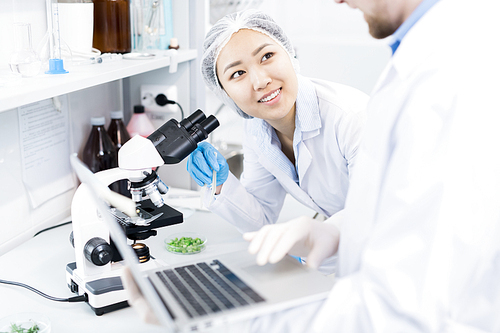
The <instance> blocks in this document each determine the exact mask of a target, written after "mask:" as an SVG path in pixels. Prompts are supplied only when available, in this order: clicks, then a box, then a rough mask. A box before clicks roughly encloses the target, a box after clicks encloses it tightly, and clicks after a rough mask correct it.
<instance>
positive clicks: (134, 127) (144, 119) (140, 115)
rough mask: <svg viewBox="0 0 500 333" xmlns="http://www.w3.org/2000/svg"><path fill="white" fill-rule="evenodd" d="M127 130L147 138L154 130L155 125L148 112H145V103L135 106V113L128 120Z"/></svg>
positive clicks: (131, 133) (132, 134) (131, 134)
mask: <svg viewBox="0 0 500 333" xmlns="http://www.w3.org/2000/svg"><path fill="white" fill-rule="evenodd" d="M127 130H128V132H129V133H130V136H135V135H141V136H143V137H146V138H147V137H148V136H149V135H150V134H151V133H153V132H154V130H155V127H154V125H153V123H152V122H151V120H150V119H149V117H148V116H147V114H145V113H144V106H143V105H136V106H134V114H133V115H132V118H130V121H129V122H128V125H127Z"/></svg>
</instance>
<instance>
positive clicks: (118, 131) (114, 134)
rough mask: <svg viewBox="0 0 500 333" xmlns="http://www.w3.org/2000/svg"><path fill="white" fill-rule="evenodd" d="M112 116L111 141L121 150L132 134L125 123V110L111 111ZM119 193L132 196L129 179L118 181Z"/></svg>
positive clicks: (109, 129)
mask: <svg viewBox="0 0 500 333" xmlns="http://www.w3.org/2000/svg"><path fill="white" fill-rule="evenodd" d="M110 116H111V122H110V123H109V127H108V134H109V137H110V138H111V141H113V143H114V144H115V146H116V150H117V151H119V150H120V148H121V147H122V146H123V144H124V143H125V142H127V141H128V140H130V135H129V134H128V131H127V128H126V127H125V124H124V123H123V111H111V113H110ZM118 193H120V194H123V195H125V196H127V197H129V198H130V197H131V194H130V191H129V190H128V181H127V180H125V179H122V180H119V181H118Z"/></svg>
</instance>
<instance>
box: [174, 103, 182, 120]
mask: <svg viewBox="0 0 500 333" xmlns="http://www.w3.org/2000/svg"><path fill="white" fill-rule="evenodd" d="M173 102H175V101H173ZM175 104H177V106H178V107H179V109H181V120H182V119H184V110H183V109H182V106H181V105H180V104H179V103H177V102H175Z"/></svg>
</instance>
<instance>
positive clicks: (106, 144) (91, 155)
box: [83, 117, 118, 172]
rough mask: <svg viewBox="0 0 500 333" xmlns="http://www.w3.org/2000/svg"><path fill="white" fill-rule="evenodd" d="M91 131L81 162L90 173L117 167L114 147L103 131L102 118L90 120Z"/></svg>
mask: <svg viewBox="0 0 500 333" xmlns="http://www.w3.org/2000/svg"><path fill="white" fill-rule="evenodd" d="M90 123H91V125H92V129H91V131H90V135H89V138H88V140H87V143H86V144H85V148H84V149H83V162H84V163H85V164H86V165H87V166H88V167H89V169H90V170H92V172H99V171H102V170H107V169H111V168H115V167H117V166H118V154H117V152H116V147H115V144H114V143H113V141H111V138H110V137H109V134H108V132H106V130H105V129H104V123H105V118H104V117H92V118H90Z"/></svg>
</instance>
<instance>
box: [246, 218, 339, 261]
mask: <svg viewBox="0 0 500 333" xmlns="http://www.w3.org/2000/svg"><path fill="white" fill-rule="evenodd" d="M243 238H244V239H245V240H247V241H250V245H249V246H248V252H250V253H251V254H257V264H258V265H265V264H266V263H268V262H269V263H276V262H278V261H280V260H281V259H283V257H284V256H285V255H286V254H291V255H296V256H301V257H307V266H309V267H312V268H314V269H317V268H318V267H319V266H320V264H321V262H322V261H323V260H324V259H326V258H328V257H330V256H333V255H334V254H335V253H337V250H338V245H339V240H340V232H339V229H337V227H336V226H334V225H333V224H330V223H325V222H319V221H317V220H314V219H312V218H310V217H306V216H302V217H299V218H296V219H293V220H291V221H289V222H286V223H279V224H274V225H266V226H264V227H262V228H261V229H260V230H259V231H256V232H248V233H245V234H243Z"/></svg>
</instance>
